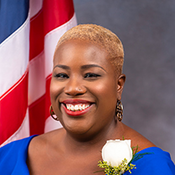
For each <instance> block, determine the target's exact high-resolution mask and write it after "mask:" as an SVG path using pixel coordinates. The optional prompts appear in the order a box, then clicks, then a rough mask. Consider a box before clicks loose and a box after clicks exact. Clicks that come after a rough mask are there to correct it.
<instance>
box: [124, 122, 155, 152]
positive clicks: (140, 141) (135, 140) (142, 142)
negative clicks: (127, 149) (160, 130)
mask: <svg viewBox="0 0 175 175" xmlns="http://www.w3.org/2000/svg"><path fill="white" fill-rule="evenodd" d="M123 127H124V131H125V138H128V139H129V138H130V139H131V141H132V143H131V144H132V146H137V145H138V147H139V148H138V151H141V150H143V149H145V148H149V147H155V146H156V145H155V144H153V143H152V142H151V141H149V140H148V139H147V138H145V137H144V136H143V135H141V134H140V133H138V132H137V131H135V130H134V129H132V128H130V127H128V126H126V125H125V124H123Z"/></svg>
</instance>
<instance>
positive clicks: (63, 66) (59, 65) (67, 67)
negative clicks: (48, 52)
mask: <svg viewBox="0 0 175 175" xmlns="http://www.w3.org/2000/svg"><path fill="white" fill-rule="evenodd" d="M56 67H59V68H62V69H66V70H69V69H70V67H69V66H66V65H61V64H58V65H56V66H55V67H54V68H53V69H55V68H56Z"/></svg>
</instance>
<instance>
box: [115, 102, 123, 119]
mask: <svg viewBox="0 0 175 175" xmlns="http://www.w3.org/2000/svg"><path fill="white" fill-rule="evenodd" d="M116 117H117V119H118V120H119V121H120V122H121V121H122V119H123V105H122V102H121V101H120V100H117V106H116Z"/></svg>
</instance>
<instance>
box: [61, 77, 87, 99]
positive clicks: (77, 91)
mask: <svg viewBox="0 0 175 175" xmlns="http://www.w3.org/2000/svg"><path fill="white" fill-rule="evenodd" d="M64 92H65V93H66V94H67V95H71V96H77V95H82V94H84V93H85V92H86V87H85V86H84V85H82V82H81V80H78V79H77V78H72V79H69V81H68V82H67V84H66V86H65V88H64Z"/></svg>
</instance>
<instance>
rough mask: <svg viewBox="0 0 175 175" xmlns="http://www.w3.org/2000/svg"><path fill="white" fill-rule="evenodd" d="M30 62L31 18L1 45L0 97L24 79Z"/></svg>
mask: <svg viewBox="0 0 175 175" xmlns="http://www.w3.org/2000/svg"><path fill="white" fill-rule="evenodd" d="M28 61H29V18H27V20H26V21H25V22H24V24H23V25H22V26H21V27H20V28H19V29H17V30H16V31H15V32H14V33H13V34H12V35H10V36H9V37H8V38H7V39H6V40H4V41H3V42H2V43H1V44H0V96H1V95H3V94H4V93H5V92H6V91H7V90H8V89H9V88H11V87H12V86H13V85H14V84H15V83H16V82H17V81H18V80H19V79H20V78H21V77H22V75H23V74H24V73H25V71H26V69H27V66H28ZM12 70H13V71H12Z"/></svg>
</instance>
